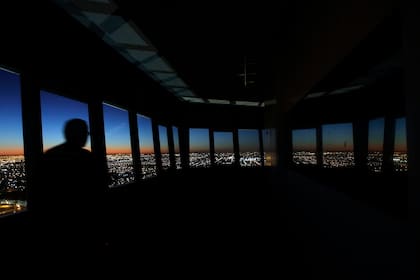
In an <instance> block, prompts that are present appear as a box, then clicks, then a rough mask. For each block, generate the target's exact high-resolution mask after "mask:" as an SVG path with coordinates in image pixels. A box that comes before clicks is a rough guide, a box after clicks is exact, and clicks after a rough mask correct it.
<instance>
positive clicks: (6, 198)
mask: <svg viewBox="0 0 420 280" xmlns="http://www.w3.org/2000/svg"><path fill="white" fill-rule="evenodd" d="M25 209H26V177H25V161H24V157H23V155H19V156H0V215H5V214H12V213H16V212H19V211H22V210H25Z"/></svg>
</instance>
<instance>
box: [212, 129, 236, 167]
mask: <svg viewBox="0 0 420 280" xmlns="http://www.w3.org/2000/svg"><path fill="white" fill-rule="evenodd" d="M234 163H235V155H234V153H233V133H232V132H220V131H218V132H215V133H214V164H215V165H233V164H234Z"/></svg>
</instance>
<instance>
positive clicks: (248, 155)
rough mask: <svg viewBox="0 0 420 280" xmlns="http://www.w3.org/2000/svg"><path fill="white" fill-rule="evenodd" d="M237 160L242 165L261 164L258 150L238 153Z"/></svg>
mask: <svg viewBox="0 0 420 280" xmlns="http://www.w3.org/2000/svg"><path fill="white" fill-rule="evenodd" d="M239 156H240V158H239V162H240V165H241V166H243V167H254V166H261V154H260V153H259V152H245V153H240V154H239Z"/></svg>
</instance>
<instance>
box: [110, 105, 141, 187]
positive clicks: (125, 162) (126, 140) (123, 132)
mask: <svg viewBox="0 0 420 280" xmlns="http://www.w3.org/2000/svg"><path fill="white" fill-rule="evenodd" d="M104 126H105V143H106V158H107V162H108V170H109V174H110V179H111V181H110V187H115V186H118V185H123V184H127V183H130V182H132V181H134V170H133V157H132V155H131V144H130V128H129V124H128V112H127V111H126V110H122V109H119V108H117V107H114V106H111V105H108V104H104Z"/></svg>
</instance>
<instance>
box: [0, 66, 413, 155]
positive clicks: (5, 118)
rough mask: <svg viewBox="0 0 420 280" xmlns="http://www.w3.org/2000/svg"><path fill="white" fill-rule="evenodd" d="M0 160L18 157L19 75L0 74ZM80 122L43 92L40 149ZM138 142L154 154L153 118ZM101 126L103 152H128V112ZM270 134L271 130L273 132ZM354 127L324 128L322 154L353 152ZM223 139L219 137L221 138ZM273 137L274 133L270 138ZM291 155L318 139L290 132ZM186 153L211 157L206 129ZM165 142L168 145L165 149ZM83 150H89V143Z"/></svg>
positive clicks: (253, 143) (402, 124) (399, 139)
mask: <svg viewBox="0 0 420 280" xmlns="http://www.w3.org/2000/svg"><path fill="white" fill-rule="evenodd" d="M0 98H1V100H0V118H1V122H0V129H1V131H2V134H1V137H0V155H22V154H23V134H22V112H21V96H20V77H19V75H18V74H15V73H12V72H8V71H4V70H0ZM71 118H81V119H84V120H86V122H87V123H88V124H89V114H88V105H87V104H86V103H83V102H79V101H77V100H74V99H70V98H66V97H63V96H60V95H57V94H54V93H51V92H47V91H44V90H42V91H41V119H42V136H43V148H44V150H46V149H48V148H51V147H52V146H54V145H57V144H60V143H62V142H63V141H64V134H63V126H64V123H65V121H66V120H68V119H71ZM137 120H138V127H139V140H140V149H141V153H153V151H154V148H153V137H152V129H151V119H150V118H148V117H145V116H142V115H138V117H137ZM104 125H105V137H106V139H105V141H106V149H107V153H131V145H130V133H129V131H130V130H129V123H128V112H127V111H125V110H123V109H117V108H115V107H113V106H111V105H108V104H104ZM383 127H384V120H383V118H380V119H375V120H371V121H370V122H369V150H370V151H381V150H382V145H383V132H382V131H383ZM173 129H174V130H173V131H174V137H175V140H174V141H175V145H176V147H177V146H179V139H178V131H177V129H176V130H175V128H174V127H173ZM272 131H274V130H272ZM160 132H161V136H160V137H163V138H165V137H166V141H161V146H162V149H163V150H162V151H163V152H165V149H167V135H166V128H165V129H164V130H162V131H161V129H160ZM268 132H269V130H268V129H265V130H263V141H264V144H265V147H264V149H265V151H268V150H269V144H270V143H271V144H273V143H272V142H273V141H274V137H272V138H271V139H272V140H271V141H270V140H269V138H270V137H268V136H269V135H268V134H267V133H268ZM218 133H221V132H215V148H216V149H217V150H221V151H225V150H226V151H233V144H232V143H233V142H232V140H231V136H230V135H231V132H229V133H228V134H226V135H229V136H220V138H219V137H218V136H217V135H218ZM352 133H353V132H352V124H351V123H348V124H326V125H323V144H324V150H325V151H336V150H337V151H338V150H353V136H352ZM221 135H223V133H222V134H221ZM271 135H272V136H274V135H273V134H271ZM292 137H293V148H294V150H297V149H302V150H309V151H311V150H315V146H316V141H314V139H316V137H315V129H307V130H294V131H293V134H292ZM406 137H407V136H406V120H405V118H399V119H396V122H395V151H398V152H406V150H407V139H406ZM190 140H191V142H190V151H191V152H209V151H210V145H209V130H208V129H207V128H202V129H195V128H194V129H190ZM258 141H259V140H258V131H257V130H246V129H243V130H242V129H241V130H239V144H240V147H239V148H240V151H246V150H248V149H249V150H254V151H258ZM165 143H166V144H165ZM85 148H86V149H90V139H89V140H88V142H87V144H86V146H85Z"/></svg>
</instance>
